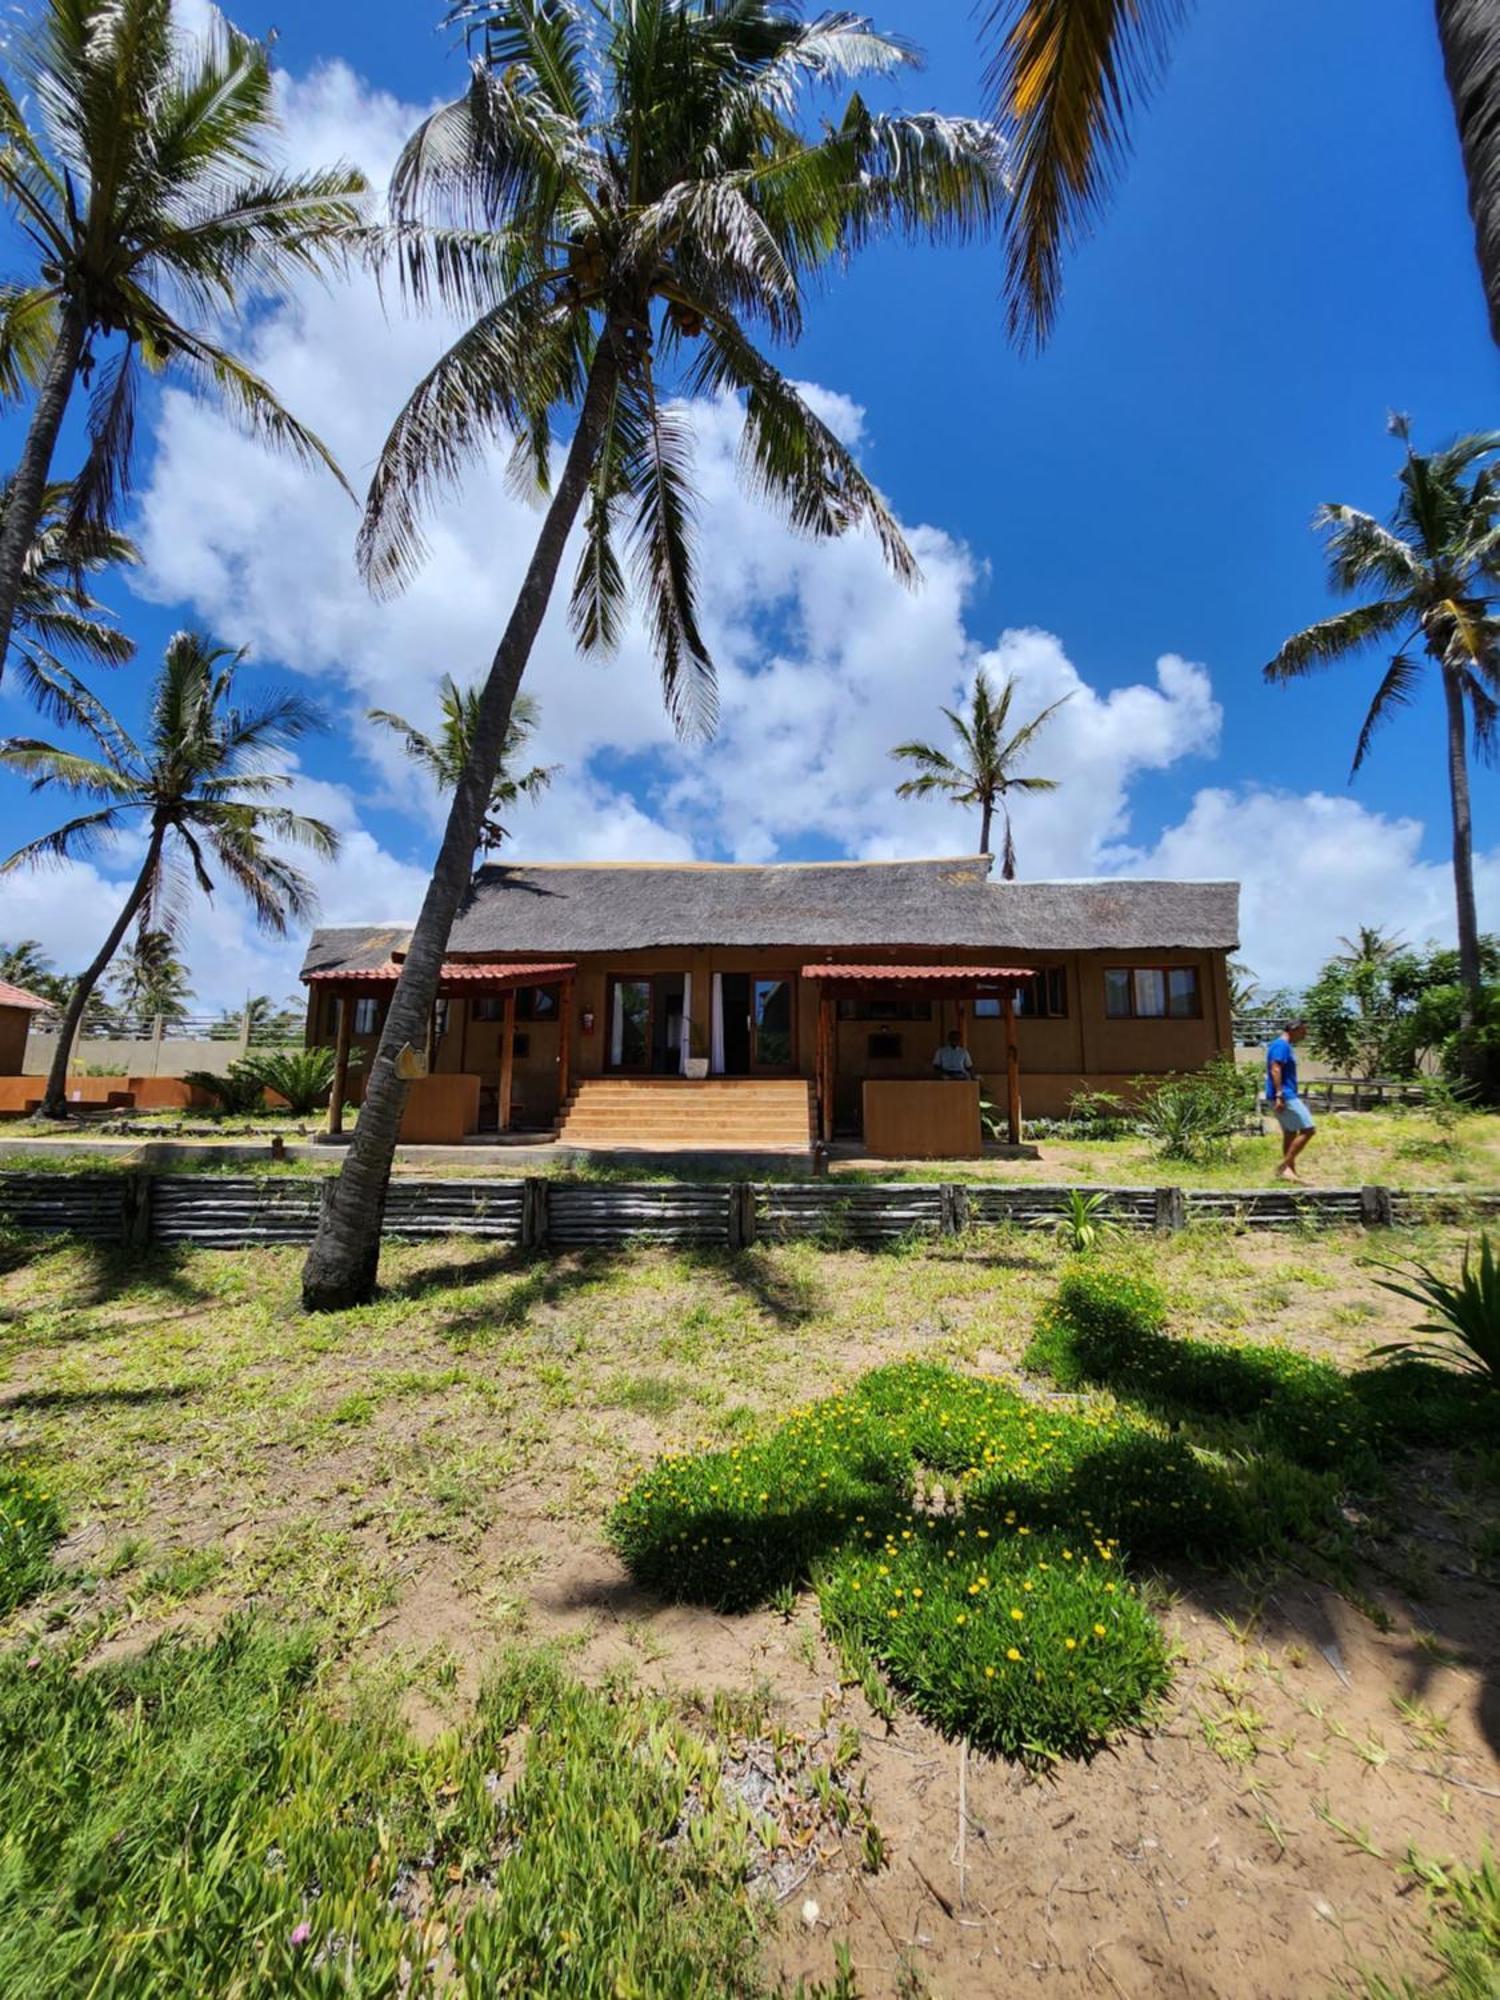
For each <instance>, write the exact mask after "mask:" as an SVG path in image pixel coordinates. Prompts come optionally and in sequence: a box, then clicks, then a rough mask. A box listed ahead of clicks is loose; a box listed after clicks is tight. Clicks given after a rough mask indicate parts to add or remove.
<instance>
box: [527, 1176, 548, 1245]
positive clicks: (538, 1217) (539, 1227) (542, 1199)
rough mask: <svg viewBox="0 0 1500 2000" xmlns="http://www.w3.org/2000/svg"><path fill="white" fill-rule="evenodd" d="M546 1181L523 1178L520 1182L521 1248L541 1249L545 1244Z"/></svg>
mask: <svg viewBox="0 0 1500 2000" xmlns="http://www.w3.org/2000/svg"><path fill="white" fill-rule="evenodd" d="M547 1193H548V1189H547V1183H546V1182H545V1181H544V1180H536V1179H532V1180H524V1181H522V1183H521V1248H522V1249H523V1250H542V1249H545V1248H546V1244H547Z"/></svg>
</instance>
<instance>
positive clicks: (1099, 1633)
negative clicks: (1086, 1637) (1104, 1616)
mask: <svg viewBox="0 0 1500 2000" xmlns="http://www.w3.org/2000/svg"><path fill="white" fill-rule="evenodd" d="M1104 1636H1105V1631H1104V1627H1103V1626H1102V1625H1096V1626H1095V1627H1094V1637H1095V1638H1096V1639H1102V1638H1104Z"/></svg>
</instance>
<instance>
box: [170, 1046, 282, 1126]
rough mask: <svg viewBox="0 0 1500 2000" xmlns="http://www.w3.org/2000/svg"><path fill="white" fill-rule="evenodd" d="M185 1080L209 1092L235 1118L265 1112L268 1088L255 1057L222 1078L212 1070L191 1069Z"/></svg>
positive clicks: (242, 1061) (232, 1066) (243, 1060)
mask: <svg viewBox="0 0 1500 2000" xmlns="http://www.w3.org/2000/svg"><path fill="white" fill-rule="evenodd" d="M182 1080H183V1082H184V1083H188V1084H191V1085H192V1086H193V1088H194V1089H195V1090H202V1091H206V1092H207V1093H208V1095H209V1096H210V1097H212V1098H213V1100H214V1103H215V1105H216V1107H217V1109H218V1110H220V1111H223V1112H227V1113H228V1114H229V1115H230V1116H231V1117H243V1116H244V1115H245V1114H246V1113H247V1112H250V1111H262V1110H264V1109H265V1102H266V1086H265V1084H264V1082H263V1081H262V1079H261V1076H260V1072H259V1069H258V1068H257V1066H256V1064H255V1061H254V1059H253V1058H251V1057H242V1058H241V1059H240V1060H239V1061H238V1062H232V1063H231V1064H230V1065H229V1068H228V1069H227V1070H226V1071H225V1072H224V1074H223V1075H222V1076H219V1075H216V1074H215V1073H214V1072H213V1071H212V1070H207V1069H190V1070H189V1071H188V1072H187V1074H186V1075H185V1076H184V1077H183V1079H182Z"/></svg>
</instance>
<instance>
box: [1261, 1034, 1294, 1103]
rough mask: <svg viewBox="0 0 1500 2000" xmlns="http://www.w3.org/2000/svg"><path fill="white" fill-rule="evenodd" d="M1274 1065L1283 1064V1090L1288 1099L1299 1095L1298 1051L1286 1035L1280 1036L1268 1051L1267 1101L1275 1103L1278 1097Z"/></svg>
mask: <svg viewBox="0 0 1500 2000" xmlns="http://www.w3.org/2000/svg"><path fill="white" fill-rule="evenodd" d="M1272 1063H1280V1064H1281V1088H1282V1090H1283V1091H1284V1092H1285V1094H1286V1095H1287V1096H1288V1097H1295V1096H1296V1095H1297V1051H1296V1050H1295V1049H1294V1048H1293V1047H1292V1045H1291V1043H1290V1042H1289V1041H1288V1040H1287V1038H1286V1036H1285V1035H1278V1036H1277V1037H1276V1039H1275V1041H1274V1042H1272V1043H1271V1045H1270V1047H1269V1048H1268V1049H1267V1050H1266V1101H1267V1103H1273V1102H1274V1101H1275V1097H1276V1079H1275V1077H1274V1076H1273V1075H1272V1074H1271V1065H1272Z"/></svg>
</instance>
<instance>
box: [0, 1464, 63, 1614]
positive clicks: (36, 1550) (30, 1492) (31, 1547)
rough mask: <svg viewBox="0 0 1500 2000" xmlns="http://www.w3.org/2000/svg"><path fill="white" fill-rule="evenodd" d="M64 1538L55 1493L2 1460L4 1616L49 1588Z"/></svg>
mask: <svg viewBox="0 0 1500 2000" xmlns="http://www.w3.org/2000/svg"><path fill="white" fill-rule="evenodd" d="M61 1534H62V1515H61V1513H60V1512H59V1509H58V1506H57V1502H56V1501H55V1500H54V1499H53V1498H52V1496H51V1494H50V1493H48V1492H47V1491H46V1490H45V1489H44V1488H43V1487H42V1486H41V1485H40V1484H39V1482H38V1481H37V1480H36V1478H35V1477H34V1476H33V1475H32V1474H31V1473H29V1472H27V1471H26V1470H25V1468H24V1467H22V1466H20V1465H17V1464H14V1463H12V1462H11V1461H9V1460H7V1459H5V1458H0V1617H4V1616H5V1615H6V1614H7V1613H9V1612H11V1611H14V1610H15V1609H16V1607H17V1606H18V1605H21V1604H25V1603H26V1602H27V1600H28V1599H29V1598H32V1597H35V1596H36V1594H37V1592H38V1591H39V1590H41V1589H42V1587H43V1586H44V1585H45V1583H46V1581H47V1578H48V1576H49V1575H50V1573H51V1569H52V1548H53V1544H54V1543H55V1542H56V1541H57V1540H58V1538H59V1536H60V1535H61Z"/></svg>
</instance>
